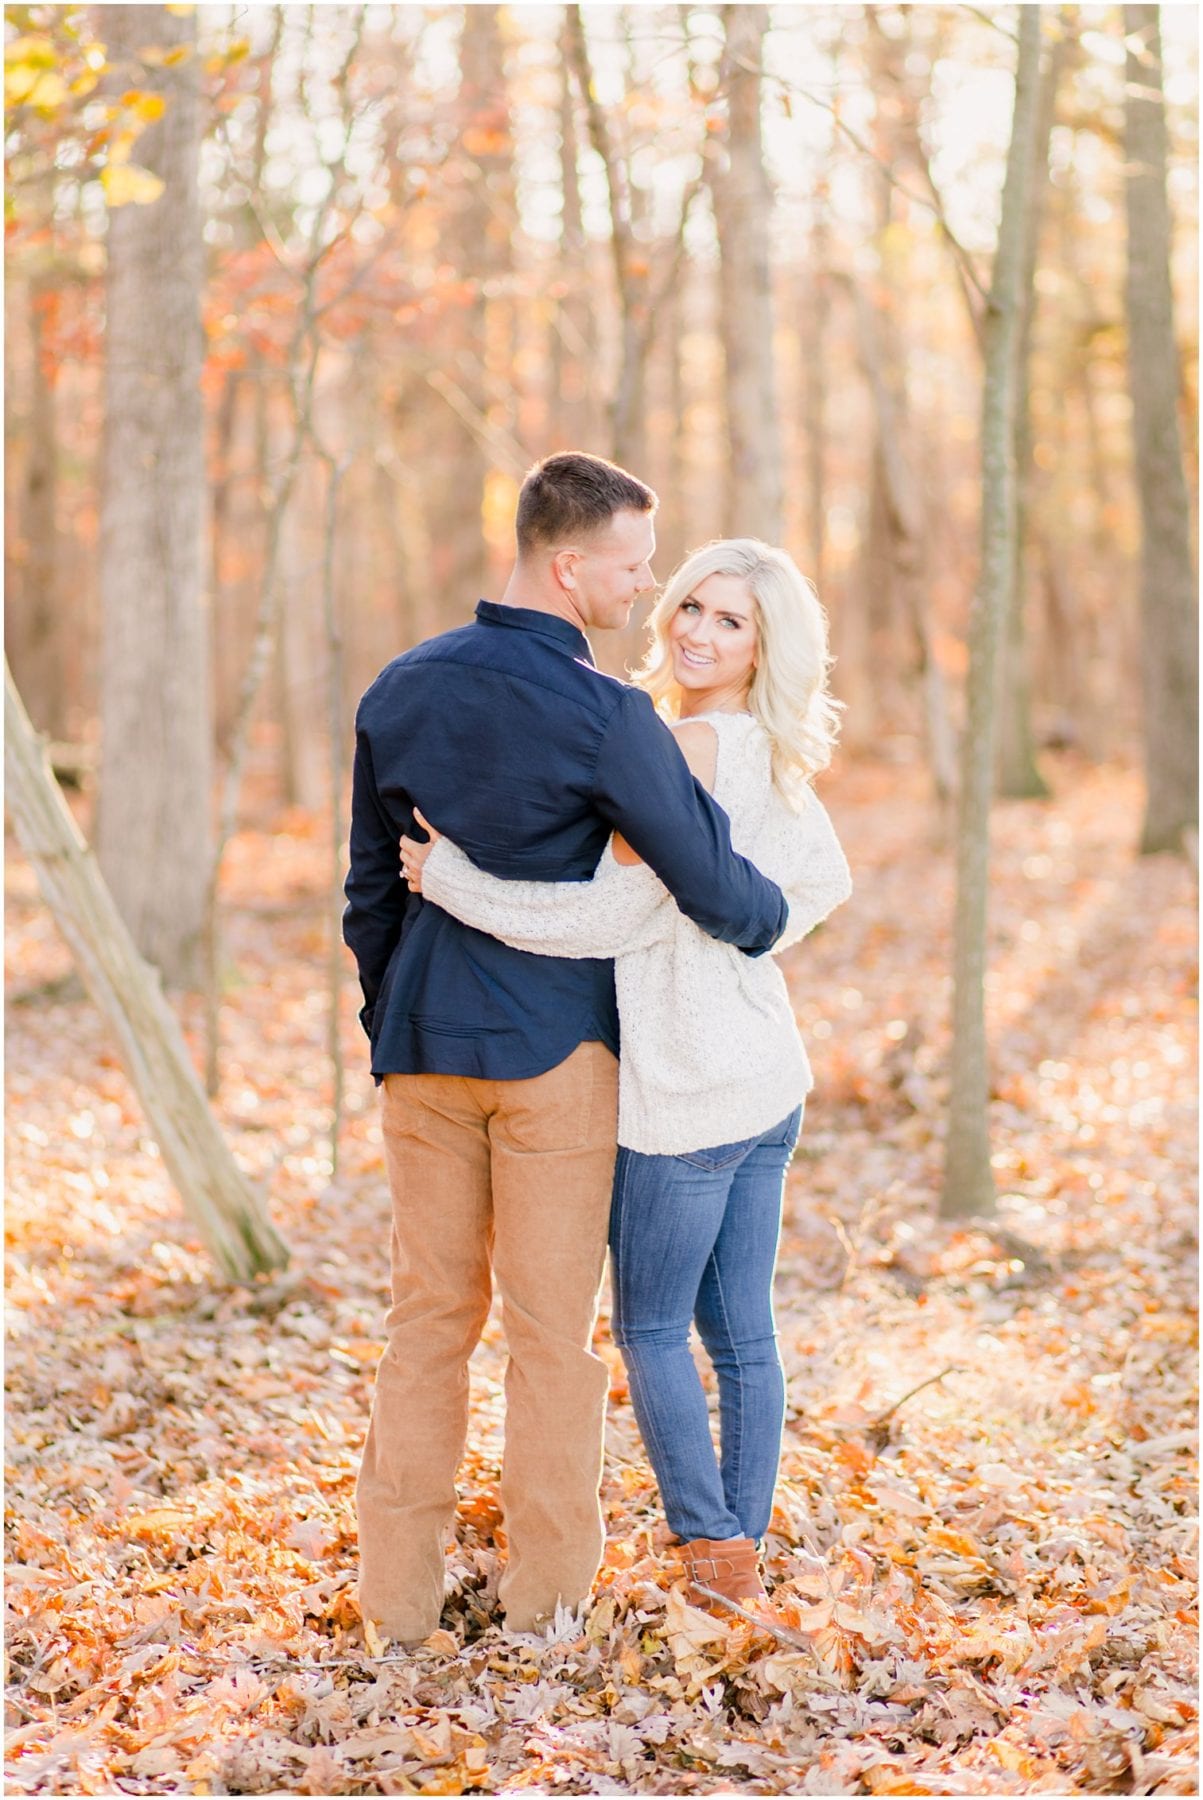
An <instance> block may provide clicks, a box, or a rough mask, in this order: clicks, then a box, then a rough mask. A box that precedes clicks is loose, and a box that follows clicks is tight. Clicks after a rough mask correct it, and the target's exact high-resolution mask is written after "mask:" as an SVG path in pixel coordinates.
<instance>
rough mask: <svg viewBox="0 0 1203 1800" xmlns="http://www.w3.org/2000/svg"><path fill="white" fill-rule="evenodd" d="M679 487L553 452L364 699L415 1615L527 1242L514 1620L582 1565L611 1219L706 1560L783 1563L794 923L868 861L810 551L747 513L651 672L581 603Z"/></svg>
mask: <svg viewBox="0 0 1203 1800" xmlns="http://www.w3.org/2000/svg"><path fill="white" fill-rule="evenodd" d="M655 510H656V496H655V495H654V494H653V493H652V491H651V490H650V489H649V488H647V487H646V486H644V484H643V483H642V482H640V481H637V480H636V479H635V478H634V477H633V476H632V475H629V474H628V473H627V472H626V471H625V470H623V469H620V468H617V467H616V466H615V465H614V464H612V463H608V462H605V461H603V460H602V459H600V458H598V457H593V456H586V455H583V454H578V453H575V452H573V453H567V454H564V455H557V456H551V457H549V458H547V459H546V461H544V462H542V463H540V464H539V465H537V466H536V467H535V468H534V469H532V470H531V472H530V474H529V475H528V476H527V478H526V481H525V482H524V484H523V487H522V490H521V493H520V495H519V499H518V514H517V561H516V564H515V567H514V572H513V575H512V577H511V579H510V582H509V585H508V586H507V588H506V590H505V593H504V596H503V598H502V600H501V601H500V602H499V603H497V602H492V601H486V600H482V601H481V602H480V604H479V605H478V606H477V609H476V617H475V620H474V621H473V623H471V624H470V625H466V626H464V627H462V628H461V629H459V630H456V631H449V632H446V633H444V634H443V635H442V636H440V637H436V638H432V639H431V640H429V641H428V642H427V643H424V644H420V645H418V646H417V647H416V648H415V649H413V650H409V651H407V652H406V653H405V654H404V655H403V656H400V657H398V658H397V659H396V661H395V662H392V663H390V664H389V666H388V668H386V669H385V670H384V672H383V673H382V674H381V675H380V676H379V678H378V679H377V680H376V682H375V683H374V684H373V686H372V687H371V688H369V690H368V692H367V694H366V695H365V696H364V698H363V701H362V703H361V705H360V709H359V715H358V720H357V734H356V753H355V779H354V799H353V805H352V819H351V858H350V860H351V868H350V875H349V877H348V880H347V900H348V905H347V911H346V915H345V935H346V939H347V942H348V944H349V945H350V947H351V949H352V951H353V952H354V954H355V956H356V958H357V961H358V964H359V975H360V980H361V983H362V986H363V992H364V999H365V1005H364V1009H363V1013H362V1018H363V1023H364V1026H365V1028H366V1030H367V1032H368V1034H369V1036H370V1038H371V1044H372V1072H373V1074H374V1075H375V1076H376V1078H377V1080H378V1081H379V1082H380V1083H381V1084H382V1087H383V1129H384V1145H385V1155H386V1161H387V1167H388V1176H389V1184H390V1188H391V1192H392V1281H393V1288H392V1295H393V1303H392V1307H391V1310H390V1311H389V1314H388V1322H387V1329H388V1343H387V1347H386V1349H385V1353H384V1358H383V1361H382V1362H381V1365H380V1370H379V1374H378V1376H377V1383H376V1394H375V1401H374V1404H373V1408H372V1419H371V1426H370V1429H369V1432H368V1438H367V1444H366V1446H365V1449H364V1456H363V1465H362V1468H361V1471H360V1476H359V1486H358V1509H359V1539H360V1587H359V1593H360V1604H361V1607H362V1611H363V1614H364V1617H365V1618H366V1619H371V1620H372V1621H373V1622H374V1624H375V1625H376V1627H377V1628H378V1630H379V1632H380V1634H381V1635H382V1636H386V1637H389V1638H392V1639H395V1640H398V1641H400V1642H401V1643H404V1644H413V1643H416V1642H419V1641H421V1640H422V1639H423V1638H425V1637H426V1636H428V1635H429V1633H430V1632H432V1631H433V1630H434V1629H435V1627H436V1626H437V1625H438V1622H439V1614H440V1611H441V1608H442V1605H443V1581H444V1541H445V1537H446V1534H447V1532H448V1531H449V1529H450V1528H451V1526H452V1523H453V1519H454V1513H455V1504H456V1490H455V1477H456V1470H457V1467H458V1464H459V1461H460V1458H461V1456H462V1454H463V1450H464V1445H465V1438H466V1433H467V1426H468V1372H467V1365H468V1359H469V1357H470V1356H471V1354H472V1351H473V1349H474V1347H475V1345H476V1343H477V1340H478V1338H479V1336H480V1333H481V1330H482V1328H483V1326H484V1323H485V1319H486V1317H487V1314H488V1311H489V1305H490V1301H491V1297H492V1288H493V1281H494V1279H495V1280H496V1282H497V1285H498V1289H499V1291H500V1294H501V1299H502V1306H503V1323H504V1329H505V1336H506V1344H507V1349H508V1353H509V1361H508V1366H507V1371H506V1378H505V1396H506V1426H505V1432H506V1441H505V1459H504V1466H503V1470H502V1477H501V1498H502V1505H503V1507H504V1511H505V1521H506V1534H507V1538H508V1560H507V1562H506V1566H505V1569H504V1572H503V1574H502V1577H501V1584H500V1599H501V1604H502V1606H503V1608H504V1611H505V1615H506V1624H507V1626H508V1628H509V1629H511V1630H516V1631H531V1630H537V1629H539V1628H541V1627H542V1626H543V1625H545V1624H548V1623H550V1622H551V1621H552V1619H553V1618H554V1615H555V1610H556V1607H557V1606H558V1605H562V1606H565V1607H569V1608H575V1607H579V1606H581V1605H582V1604H583V1603H584V1602H586V1601H587V1599H588V1596H589V1593H590V1589H591V1586H592V1583H593V1579H594V1576H595V1575H596V1573H597V1570H598V1566H599V1564H600V1561H601V1557H602V1551H603V1548H604V1529H603V1524H602V1515H601V1508H600V1504H599V1487H600V1479H601V1468H602V1434H603V1425H604V1412H605V1401H606V1392H607V1386H608V1382H607V1372H606V1368H605V1365H604V1364H603V1363H602V1361H601V1360H600V1359H599V1358H598V1357H597V1356H596V1355H595V1354H594V1352H593V1349H592V1336H593V1327H594V1322H595V1319H596V1314H597V1305H598V1295H599V1289H600V1286H601V1280H602V1273H603V1266H604V1262H605V1253H606V1246H607V1241H608V1243H609V1247H610V1251H611V1257H612V1265H613V1284H614V1310H613V1325H614V1337H615V1341H616V1343H617V1344H618V1346H619V1348H620V1349H621V1352H622V1355H623V1358H624V1360H625V1362H626V1366H627V1369H628V1372H629V1376H630V1387H631V1398H632V1402H633V1405H634V1408H635V1415H636V1418H637V1420H638V1423H639V1428H640V1431H641V1432H642V1435H643V1440H644V1444H645V1445H646V1448H647V1453H648V1457H649V1459H650V1461H651V1464H652V1468H653V1469H654V1471H655V1474H656V1479H657V1482H658V1484H659V1488H660V1494H661V1497H662V1500H663V1503H664V1509H665V1513H666V1515H667V1519H668V1524H669V1527H670V1528H671V1530H672V1532H673V1534H674V1536H675V1538H676V1540H677V1542H676V1549H675V1554H676V1557H677V1558H678V1560H679V1563H680V1565H681V1567H682V1569H683V1571H684V1574H685V1577H686V1580H687V1583H688V1586H687V1589H686V1592H687V1596H688V1597H689V1598H690V1599H691V1600H693V1601H694V1603H695V1604H710V1605H712V1606H714V1605H721V1603H722V1601H721V1598H719V1597H720V1596H721V1597H725V1598H726V1599H730V1600H734V1601H736V1602H738V1603H739V1604H741V1605H745V1606H746V1605H748V1604H755V1603H756V1602H757V1601H758V1600H760V1599H762V1598H763V1594H764V1589H763V1587H762V1585H761V1576H760V1571H759V1567H758V1563H757V1556H758V1550H759V1540H760V1539H761V1537H762V1536H763V1534H764V1531H765V1529H766V1527H767V1525H768V1522H769V1515H770V1512H771V1509H772V1501H773V1486H774V1482H775V1480H776V1474H777V1463H778V1458H779V1454H780V1444H781V1430H782V1423H783V1417H784V1399H785V1395H784V1379H783V1375H782V1370H781V1363H780V1359H779V1356H778V1353H777V1344H776V1332H775V1326H774V1320H773V1309H772V1278H773V1266H774V1261H775V1257H776V1250H777V1238H778V1232H779V1226H780V1218H781V1198H782V1190H783V1186H784V1180H785V1171H786V1167H787V1165H788V1163H789V1160H790V1157H791V1155H792V1154H793V1149H794V1145H795V1143H796V1141H797V1138H798V1132H799V1129H800V1126H801V1120H802V1106H803V1102H804V1099H805V1096H806V1093H807V1091H808V1089H809V1087H810V1084H811V1077H810V1069H809V1065H808V1063H807V1059H806V1052H805V1050H804V1048H803V1046H802V1043H801V1040H800V1038H799V1036H798V1032H797V1027H796V1025H795V1022H794V1018H793V1013H792V1010H791V1007H790V1003H789V999H788V996H787V993H786V988H785V983H784V980H783V978H782V975H781V972H780V970H779V968H778V967H777V966H776V964H775V963H774V962H773V961H772V960H771V958H770V956H769V955H768V953H769V952H772V951H777V950H781V949H783V948H784V947H785V946H787V945H788V944H791V943H794V942H796V940H797V939H798V938H800V937H801V936H802V935H803V934H804V933H806V932H808V931H810V930H811V929H812V927H813V926H815V925H816V924H817V923H818V922H819V921H820V920H821V919H823V918H824V917H825V916H826V915H827V913H829V912H830V911H831V909H832V908H833V907H834V906H836V905H838V904H839V902H840V901H842V900H844V899H845V898H846V897H847V895H848V893H849V891H850V883H849V879H848V869H847V865H846V863H845V861H844V857H843V855H842V853H841V851H840V848H839V845H838V843H837V841H836V838H835V835H834V833H833V831H832V828H831V825H830V823H829V821H828V819H827V815H826V813H825V812H824V810H823V808H822V806H821V805H820V804H819V802H818V800H817V799H816V797H815V795H814V793H813V791H812V789H811V786H810V778H811V777H812V776H813V774H814V773H815V772H816V771H817V770H819V769H821V768H823V767H824V766H825V764H826V763H827V762H828V760H829V758H830V754H831V749H832V744H833V739H834V726H835V703H834V702H833V701H832V700H831V698H830V697H829V695H828V692H827V671H828V660H829V659H828V654H827V638H826V622H825V619H824V615H823V611H822V608H821V607H820V605H819V602H818V600H817V598H816V596H815V593H814V590H813V588H812V587H811V586H810V584H809V583H808V582H807V581H805V580H804V579H803V578H802V576H801V575H800V574H799V572H798V570H797V569H796V567H795V566H794V564H793V562H792V561H791V560H790V558H789V557H788V556H787V555H786V554H785V552H784V551H782V550H779V549H774V548H772V547H770V546H769V545H767V544H763V543H760V542H758V541H756V540H754V539H747V538H738V539H726V540H721V541H719V542H716V543H711V544H707V545H705V546H704V547H703V548H702V549H700V550H697V551H695V552H694V553H693V554H692V555H691V556H689V557H687V558H686V560H685V561H684V562H683V563H682V565H681V566H680V568H679V569H677V571H676V572H675V574H674V575H673V576H672V577H671V579H670V580H669V582H668V584H667V586H666V587H665V588H664V590H663V592H662V594H661V595H660V597H659V599H658V600H657V602H656V605H655V609H654V611H653V613H652V616H651V621H650V628H651V633H652V645H651V649H650V651H649V653H648V657H647V661H646V664H645V666H644V668H643V670H642V671H641V672H640V674H639V675H638V677H637V679H636V682H635V684H634V685H628V684H627V683H624V682H622V681H618V680H615V679H613V678H612V677H610V676H607V675H603V674H601V673H599V671H598V670H597V669H596V667H595V666H594V662H593V657H592V654H591V652H590V647H589V641H588V638H587V637H586V635H585V633H586V631H588V630H594V629H601V630H613V629H616V628H619V627H621V626H623V625H625V624H626V622H627V620H628V617H629V615H630V612H631V608H632V606H633V605H634V603H635V601H636V600H637V599H638V597H639V596H640V594H642V593H644V592H646V591H647V590H648V589H650V588H651V587H652V586H653V585H654V583H653V577H652V573H651V566H650V565H651V558H652V555H653V552H654V549H655V533H654V516H655ZM620 1033H621V1043H620ZM695 1322H696V1324H697V1327H698V1331H699V1333H700V1336H701V1339H702V1342H703V1344H704V1345H705V1348H706V1350H707V1352H708V1354H709V1356H710V1358H711V1360H712V1363H713V1365H714V1369H715V1372H716V1375H717V1380H718V1394H719V1421H720V1435H721V1455H720V1456H718V1457H716V1455H715V1451H714V1448H713V1445H712V1442H711V1436H710V1424H709V1415H708V1408H707V1402H706V1395H705V1391H704V1389H703V1386H702V1383H701V1380H700V1378H699V1376H698V1373H697V1369H696V1366H695V1364H694V1360H693V1356H692V1353H691V1350H690V1347H689V1331H690V1326H691V1323H695Z"/></svg>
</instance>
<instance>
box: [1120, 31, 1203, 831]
mask: <svg viewBox="0 0 1203 1800" xmlns="http://www.w3.org/2000/svg"><path fill="white" fill-rule="evenodd" d="M1124 31H1125V33H1126V34H1127V87H1126V97H1125V105H1124V153H1125V157H1126V159H1127V203H1128V280H1127V303H1128V367H1129V374H1130V381H1131V389H1132V429H1133V435H1134V438H1135V443H1136V480H1137V485H1138V487H1139V489H1140V516H1141V558H1140V603H1141V616H1142V630H1141V658H1142V672H1143V678H1144V682H1143V685H1144V751H1145V816H1144V826H1143V829H1142V831H1141V839H1140V847H1141V850H1142V851H1145V852H1149V851H1155V850H1171V849H1174V848H1176V847H1177V846H1178V845H1179V844H1181V843H1182V842H1183V840H1184V839H1185V838H1187V837H1188V836H1189V835H1190V834H1197V832H1198V827H1199V613H1198V587H1197V584H1196V580H1195V567H1194V557H1193V555H1192V553H1191V532H1190V500H1189V498H1188V495H1187V489H1186V474H1185V471H1184V469H1183V464H1182V441H1181V435H1180V432H1179V428H1178V390H1179V381H1180V373H1179V367H1178V351H1177V346H1176V340H1175V337H1174V300H1173V290H1172V287H1171V283H1170V214H1169V203H1168V201H1167V198H1166V180H1165V172H1166V130H1165V97H1164V94H1163V91H1162V83H1161V24H1160V17H1159V8H1158V7H1156V6H1125V8H1124Z"/></svg>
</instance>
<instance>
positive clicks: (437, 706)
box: [343, 600, 786, 1080]
mask: <svg viewBox="0 0 1203 1800" xmlns="http://www.w3.org/2000/svg"><path fill="white" fill-rule="evenodd" d="M415 805H416V806H417V807H418V808H419V810H420V811H421V812H422V813H424V814H425V816H426V817H427V818H428V819H429V820H430V821H431V823H432V824H433V825H435V826H436V827H437V828H438V829H439V830H440V831H443V832H445V833H446V834H447V836H448V837H450V838H452V839H453V840H454V841H455V842H456V843H457V844H459V845H460V846H461V848H462V849H464V850H465V851H467V853H468V855H469V856H470V857H471V858H472V860H473V862H475V863H477V864H479V866H480V867H481V868H482V869H487V870H488V871H489V872H490V873H491V874H494V875H501V876H508V877H510V878H511V879H515V878H523V879H526V880H535V881H585V880H587V879H588V878H589V877H590V876H591V875H592V874H593V872H594V870H595V868H596V867H597V862H598V858H599V856H600V855H601V852H602V850H603V849H604V847H605V843H606V839H607V837H608V836H609V834H610V832H611V831H612V830H618V831H621V832H622V834H623V835H624V837H626V839H627V841H628V842H629V843H630V844H631V845H632V846H633V847H634V849H635V850H636V851H637V852H638V854H639V855H640V856H641V857H642V858H643V859H644V861H645V862H647V863H648V864H649V865H650V866H651V867H652V868H653V869H654V870H655V871H656V873H657V875H659V877H660V879H661V880H662V881H663V882H664V883H665V885H666V886H667V887H668V888H669V890H670V891H671V892H672V894H673V895H674V896H675V898H676V900H677V903H678V905H679V906H680V907H681V909H682V911H683V912H685V913H687V914H688V915H689V917H690V918H692V919H695V920H696V921H697V923H698V924H699V925H700V926H701V927H702V928H703V929H704V930H705V931H707V932H709V933H710V934H711V936H713V937H716V938H721V939H723V940H724V941H725V942H727V943H732V944H737V945H739V947H740V948H741V949H743V950H746V951H748V952H749V953H750V954H752V955H758V954H760V953H761V952H763V951H765V950H767V949H768V948H769V947H770V946H771V945H772V944H773V943H775V942H776V940H777V938H778V937H779V936H780V934H781V931H782V929H783V927H784V924H785V917H786V905H785V901H784V899H783V898H782V895H781V892H780V890H779V889H778V888H777V887H775V886H774V884H773V883H772V882H771V881H768V880H766V879H765V877H764V876H763V875H761V874H760V873H759V871H758V870H757V869H755V868H754V867H753V866H752V865H751V864H750V863H749V862H747V861H745V859H744V858H743V857H740V856H736V855H735V853H734V851H733V850H732V849H731V839H730V825H729V821H728V819H727V815H726V813H724V812H723V810H722V808H721V807H719V806H717V805H716V804H715V802H714V801H713V800H712V799H711V798H710V796H709V794H707V793H706V791H705V789H704V788H702V787H701V786H700V785H699V783H698V782H696V781H695V780H694V778H693V776H692V775H691V774H690V772H689V769H688V768H687V766H686V763H685V760H684V758H683V757H682V755H681V752H680V750H679V749H678V748H677V745H676V744H675V743H674V741H673V737H672V733H671V732H670V731H669V730H668V729H667V727H666V726H665V725H664V724H663V723H662V722H661V721H660V720H659V719H658V718H657V717H656V714H655V710H654V708H653V706H652V703H651V701H650V700H649V699H648V697H647V695H646V694H644V693H641V692H640V691H639V690H638V689H637V688H633V687H629V686H627V685H626V683H624V682H621V681H617V680H615V679H614V678H613V677H611V676H608V675H603V674H601V673H600V672H599V671H598V669H596V668H595V667H594V664H593V658H592V655H591V653H590V650H589V643H588V640H587V639H586V637H585V636H584V634H583V633H582V632H580V631H578V630H577V628H576V627H575V626H574V625H571V624H569V623H568V621H567V620H565V619H560V618H557V617H555V616H554V615H552V614H549V613H542V612H535V611H529V610H527V609H525V608H522V607H513V606H498V605H495V604H493V603H491V602H490V601H487V600H482V601H481V602H480V604H479V606H478V607H477V609H476V618H475V620H474V622H473V623H472V624H470V625H465V626H463V627H462V628H461V629H459V630H457V631H448V632H445V633H443V634H442V635H441V636H440V637H436V638H431V639H430V640H429V641H428V642H426V643H424V644H419V645H418V646H417V647H416V648H415V649H413V650H407V651H406V652H405V654H404V655H403V656H399V657H397V658H396V660H395V661H394V662H391V663H390V664H389V665H388V667H387V668H386V669H385V670H384V671H383V673H382V674H380V675H379V676H378V677H377V679H376V680H375V681H374V682H373V684H372V686H371V687H370V688H369V689H368V691H367V693H366V694H365V695H364V697H363V699H362V701H361V702H360V706H359V713H358V716H357V719H356V746H355V777H354V792H353V798H352V806H351V870H350V874H349V875H348V877H347V884H346V893H347V909H346V912H345V914H344V918H343V935H344V936H345V938H346V941H347V943H348V944H349V946H350V948H351V949H352V951H353V952H354V954H355V957H356V960H357V961H358V964H359V978H360V982H361V985H362V987H363V995H364V1002H365V1004H364V1008H363V1012H362V1014H361V1017H362V1019H363V1023H364V1027H365V1029H366V1030H367V1032H368V1034H369V1036H370V1038H371V1042H372V1073H373V1074H374V1075H375V1076H376V1077H377V1078H378V1079H379V1078H380V1077H381V1076H383V1075H386V1074H392V1073H410V1074H421V1073H437V1074H448V1075H474V1076H480V1077H484V1078H485V1079H489V1080H519V1079H522V1078H523V1077H526V1076H530V1075H540V1074H542V1073H543V1072H544V1070H546V1069H550V1068H554V1067H555V1065H556V1064H557V1063H559V1062H562V1061H563V1060H564V1058H565V1057H566V1056H568V1055H570V1054H571V1052H572V1051H573V1050H575V1049H576V1047H577V1045H578V1044H580V1043H583V1042H585V1041H586V1040H587V1039H600V1040H601V1042H602V1043H605V1044H608V1045H609V1046H610V1048H611V1049H612V1050H614V1051H617V1049H618V1015H617V1008H616V1006H615V1000H614V966H613V963H612V962H610V961H608V960H605V959H602V958H597V959H596V960H588V959H586V960H580V961H577V960H570V959H568V958H566V957H552V956H532V955H531V954H530V953H529V952H527V951H522V950H513V949H511V948H510V947H509V946H508V945H507V944H503V943H500V942H499V941H498V940H497V939H496V938H491V937H488V936H487V935H485V934H484V933H483V932H479V931H474V930H472V929H471V928H470V927H469V926H466V925H461V924H460V922H459V921H458V920H457V919H453V918H451V917H450V916H449V915H448V914H447V913H445V912H443V911H441V909H440V908H439V907H437V906H435V905H433V904H432V903H431V902H430V901H427V900H423V899H422V898H421V896H420V895H416V894H411V893H410V892H409V890H408V889H407V887H406V886H405V883H404V881H403V880H402V878H401V873H400V867H401V864H400V851H399V847H398V845H399V839H400V838H401V835H402V833H411V834H412V833H413V832H414V831H415V824H414V807H415ZM419 835H420V833H419Z"/></svg>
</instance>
